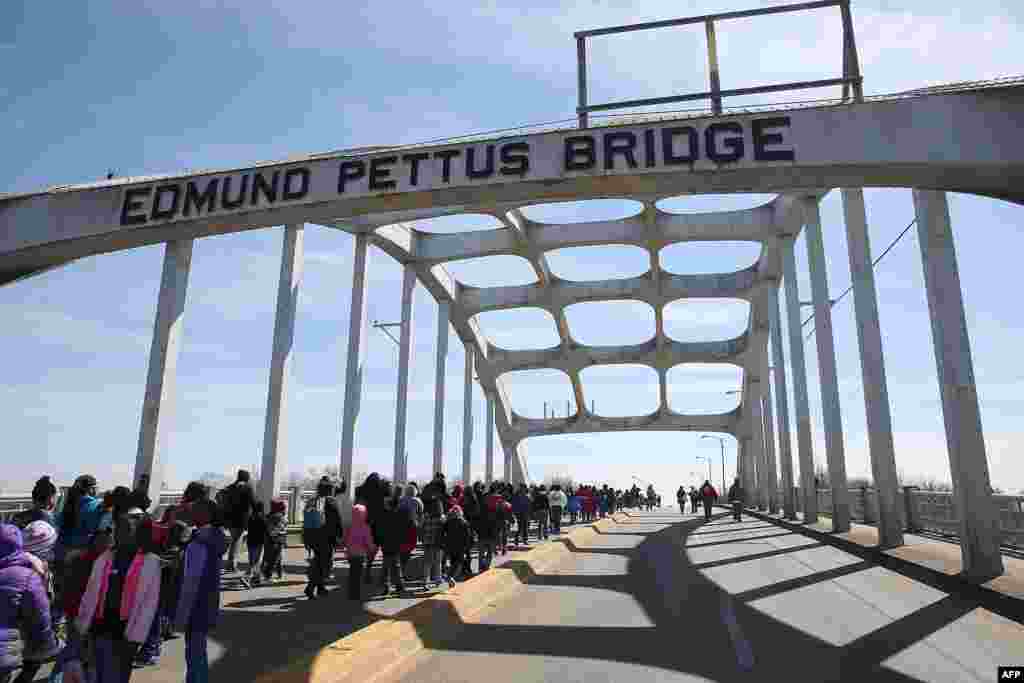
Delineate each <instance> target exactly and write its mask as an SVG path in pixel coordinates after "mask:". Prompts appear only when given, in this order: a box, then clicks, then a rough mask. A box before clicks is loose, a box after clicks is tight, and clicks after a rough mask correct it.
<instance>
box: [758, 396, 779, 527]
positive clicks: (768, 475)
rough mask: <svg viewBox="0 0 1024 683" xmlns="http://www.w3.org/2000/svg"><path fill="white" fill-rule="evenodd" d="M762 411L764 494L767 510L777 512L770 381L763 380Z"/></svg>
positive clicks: (777, 479)
mask: <svg viewBox="0 0 1024 683" xmlns="http://www.w3.org/2000/svg"><path fill="white" fill-rule="evenodd" d="M762 405H763V408H762V412H763V413H764V445H765V449H764V469H765V476H764V485H765V496H766V498H767V502H768V512H769V513H771V514H773V515H774V514H775V513H776V512H778V481H779V475H778V474H777V473H776V469H775V425H774V424H773V422H774V414H773V411H772V383H771V382H770V381H768V380H767V379H765V381H764V399H763V400H762Z"/></svg>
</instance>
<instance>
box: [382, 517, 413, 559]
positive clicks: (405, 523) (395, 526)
mask: <svg viewBox="0 0 1024 683" xmlns="http://www.w3.org/2000/svg"><path fill="white" fill-rule="evenodd" d="M413 526H414V525H413V521H412V516H411V515H410V514H409V512H408V511H406V510H398V509H394V510H383V511H382V512H381V514H380V518H379V519H378V522H377V530H378V533H379V535H380V549H381V551H383V552H384V553H385V554H387V555H393V554H397V553H398V551H399V548H400V547H401V545H402V544H403V543H404V542H405V540H406V539H407V538H408V537H409V530H410V529H411V528H412V527H413Z"/></svg>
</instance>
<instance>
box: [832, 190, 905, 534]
mask: <svg viewBox="0 0 1024 683" xmlns="http://www.w3.org/2000/svg"><path fill="white" fill-rule="evenodd" d="M841 193H842V197H843V216H844V220H845V222H846V244H847V247H848V250H849V252H850V274H851V277H852V279H853V306H854V310H855V312H856V315H857V342H858V344H859V346H860V371H861V380H862V382H863V384H864V407H865V410H866V412H867V427H868V446H869V449H870V452H871V474H872V477H873V478H874V480H875V493H876V494H877V496H878V545H879V547H882V548H894V547H896V546H900V545H903V527H902V525H901V524H900V511H899V500H898V498H899V496H898V493H897V492H898V489H899V481H898V480H897V477H896V454H895V450H894V449H893V442H892V416H891V414H890V412H889V390H888V388H887V385H886V379H885V356H884V354H883V352H882V331H881V325H880V323H879V321H878V296H877V294H876V292H875V274H874V269H873V267H872V265H871V245H870V241H869V240H868V224H867V212H866V211H865V209H864V190H862V189H860V188H843V189H842V190H841ZM864 509H865V510H867V509H868V508H867V506H866V505H865V508H864Z"/></svg>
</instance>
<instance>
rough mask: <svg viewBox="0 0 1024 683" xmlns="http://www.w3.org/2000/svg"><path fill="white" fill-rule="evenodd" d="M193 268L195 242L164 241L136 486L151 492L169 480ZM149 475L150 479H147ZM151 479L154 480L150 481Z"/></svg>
mask: <svg viewBox="0 0 1024 683" xmlns="http://www.w3.org/2000/svg"><path fill="white" fill-rule="evenodd" d="M191 269H192V240H178V241H175V242H167V243H166V244H164V264H163V272H162V273H161V275H160V294H159V295H158V298H157V305H156V320H155V321H154V323H153V341H152V344H151V345H150V349H149V370H148V371H147V375H146V393H145V396H144V397H143V399H142V422H141V424H140V426H139V449H138V452H137V453H136V455H135V471H134V473H133V474H132V477H133V479H134V486H135V487H136V488H144V489H145V490H146V491H147V492H149V491H151V489H150V487H151V486H152V485H153V482H156V493H157V494H159V492H160V489H161V487H162V484H163V465H162V464H161V462H160V455H161V453H165V452H167V450H168V436H169V433H170V430H171V422H172V418H173V416H174V413H173V411H174V385H175V379H176V376H177V374H178V373H177V368H178V351H179V349H180V348H181V343H182V339H183V337H184V335H185V321H184V316H185V298H186V294H187V292H188V276H189V272H190V271H191ZM143 476H145V477H147V479H145V480H143ZM146 482H148V484H146Z"/></svg>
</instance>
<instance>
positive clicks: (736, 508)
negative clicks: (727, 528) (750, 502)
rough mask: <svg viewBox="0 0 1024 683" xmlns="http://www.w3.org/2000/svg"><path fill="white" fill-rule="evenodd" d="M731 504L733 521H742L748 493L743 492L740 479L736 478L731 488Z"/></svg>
mask: <svg viewBox="0 0 1024 683" xmlns="http://www.w3.org/2000/svg"><path fill="white" fill-rule="evenodd" d="M727 495H728V498H729V502H730V503H732V518H733V521H736V522H738V521H740V514H741V512H742V511H743V502H744V500H745V499H746V497H747V492H746V491H744V490H743V485H742V484H740V478H739V477H736V479H734V480H733V482H732V486H730V487H729V493H728V494H727Z"/></svg>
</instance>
